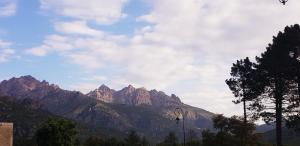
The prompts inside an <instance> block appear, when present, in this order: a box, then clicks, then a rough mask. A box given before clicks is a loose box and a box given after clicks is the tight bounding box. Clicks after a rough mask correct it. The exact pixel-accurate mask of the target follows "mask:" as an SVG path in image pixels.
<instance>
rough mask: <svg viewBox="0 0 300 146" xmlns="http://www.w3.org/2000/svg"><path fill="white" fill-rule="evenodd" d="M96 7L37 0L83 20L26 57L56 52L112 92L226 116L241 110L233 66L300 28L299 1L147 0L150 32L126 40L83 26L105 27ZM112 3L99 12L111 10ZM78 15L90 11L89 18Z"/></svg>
mask: <svg viewBox="0 0 300 146" xmlns="http://www.w3.org/2000/svg"><path fill="white" fill-rule="evenodd" d="M93 2H95V3H96V1H91V3H90V2H87V4H83V5H82V6H80V5H79V2H78V1H71V0H64V1H62V2H57V1H56V0H54V1H47V0H42V7H43V8H44V9H50V8H54V9H55V11H56V12H57V13H59V14H61V15H64V16H69V17H74V18H77V19H81V20H80V21H73V22H58V23H56V25H55V26H56V27H55V28H56V30H57V32H58V33H62V35H61V36H60V37H62V38H64V39H62V40H61V39H52V38H51V37H48V38H46V40H45V41H44V43H43V44H42V45H41V46H39V47H35V48H39V49H40V50H38V51H34V49H35V48H32V49H30V50H31V51H32V50H33V51H32V52H31V51H30V50H29V52H31V53H32V54H35V55H40V56H41V55H46V54H48V53H59V54H61V55H62V56H64V57H66V58H67V60H68V61H70V62H72V63H75V64H78V65H80V66H82V67H83V68H84V70H94V72H93V73H94V74H96V75H102V73H101V72H98V70H99V69H101V70H104V71H106V72H109V73H111V75H110V76H109V77H107V80H106V82H109V85H111V86H112V87H113V88H117V89H118V88H120V87H122V86H124V85H128V84H133V85H135V86H145V87H147V88H148V89H152V88H157V89H159V90H165V91H167V92H169V93H171V92H175V93H176V94H178V95H179V96H182V97H183V101H184V102H186V103H188V104H192V105H194V106H199V107H205V108H207V109H209V110H211V111H213V112H224V113H227V115H228V114H232V113H236V111H239V107H238V106H234V105H233V103H231V101H232V100H233V95H231V93H230V91H229V90H228V89H227V86H226V84H225V82H224V80H225V79H226V78H228V77H229V71H230V66H231V64H232V63H233V62H234V61H235V60H236V59H240V58H243V57H246V56H249V57H254V56H255V55H259V53H261V52H262V51H263V50H264V48H265V47H266V45H267V43H269V42H270V41H271V39H272V36H273V35H276V33H277V32H278V31H279V30H282V29H283V28H284V27H285V26H286V25H292V24H294V23H297V22H299V21H300V15H298V14H299V13H300V9H299V6H300V1H290V2H289V3H288V4H287V5H286V6H282V5H281V4H280V3H276V2H274V1H255V2H253V0H243V1H241V0H231V1H230V2H228V1H224V0H214V1H211V0H184V1H176V2H174V0H163V1H161V0H153V1H149V3H151V4H152V8H153V9H152V10H151V11H150V12H149V13H147V14H144V15H142V16H140V17H139V18H137V20H138V21H146V22H148V23H151V25H149V26H145V27H144V28H141V29H138V30H136V34H134V36H133V37H126V36H122V35H121V36H116V35H112V34H110V33H108V32H104V31H102V30H99V29H95V28H91V27H90V26H89V25H88V22H89V21H90V20H93V19H95V20H96V21H99V22H100V23H101V24H103V23H108V21H102V18H101V17H102V14H103V15H105V14H107V13H110V11H111V10H106V9H103V10H99V11H101V12H99V13H101V14H97V12H98V11H96V10H94V7H93V8H90V7H92V6H91V5H90V4H92V3H93ZM97 2H98V1H97ZM99 2H100V3H101V2H102V1H99ZM111 2H112V3H114V2H116V1H111ZM120 2H121V3H124V2H125V1H120ZM112 3H110V2H108V3H104V5H103V6H105V7H107V8H111V7H110V6H112V5H113V4H112ZM58 4H61V5H58ZM93 4H94V3H93ZM118 4H120V3H118ZM93 6H97V5H93ZM101 7H102V6H101ZM121 8H122V6H121V4H120V5H118V6H117V11H115V12H116V13H117V15H115V16H117V17H114V18H116V19H111V20H113V21H109V23H113V22H115V21H117V19H118V20H119V19H120V18H121V15H122V10H121ZM83 9H85V10H87V11H88V10H89V9H91V12H89V13H91V14H85V12H83V11H84V10H83ZM97 9H98V7H97ZM99 9H100V8H99ZM112 9H114V10H116V7H115V6H113V7H112ZM71 10H74V13H70V12H71ZM104 11H105V12H104ZM96 17H97V18H96ZM98 17H99V18H98ZM100 18H101V19H100ZM105 18H108V17H105ZM120 27H122V26H120ZM74 34H75V35H74ZM76 34H79V35H76ZM125 35H126V34H125ZM49 42H51V43H49ZM66 46H67V47H66ZM34 52H36V53H34ZM89 75H90V73H89ZM97 86H99V85H97ZM97 86H96V85H95V84H92V85H91V84H87V83H85V84H81V85H80V86H79V85H78V86H77V87H83V88H76V89H81V91H83V90H86V88H90V89H89V90H92V89H94V88H96V87H97ZM237 109H238V110H237Z"/></svg>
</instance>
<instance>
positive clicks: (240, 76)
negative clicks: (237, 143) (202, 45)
mask: <svg viewBox="0 0 300 146" xmlns="http://www.w3.org/2000/svg"><path fill="white" fill-rule="evenodd" d="M230 75H231V78H230V79H227V80H226V81H225V82H226V84H227V85H228V87H229V89H230V90H231V91H232V93H233V94H234V96H235V97H236V98H237V99H236V100H234V101H233V102H234V103H235V104H239V103H241V102H242V103H243V112H244V125H246V124H247V103H246V102H247V101H251V100H252V98H254V97H255V95H254V94H255V93H257V91H256V92H253V90H252V89H253V88H255V87H257V86H258V85H257V82H256V81H255V77H256V76H255V72H254V63H252V62H251V61H250V60H249V58H248V57H247V58H245V59H241V60H237V62H236V63H234V64H233V65H232V67H231V73H230ZM241 136H242V139H243V143H246V142H245V141H246V140H247V133H246V131H244V132H243V133H241ZM243 145H245V144H242V146H243Z"/></svg>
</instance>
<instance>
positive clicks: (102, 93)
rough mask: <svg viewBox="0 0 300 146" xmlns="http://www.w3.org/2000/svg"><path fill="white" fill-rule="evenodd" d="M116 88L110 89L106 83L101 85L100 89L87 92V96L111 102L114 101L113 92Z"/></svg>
mask: <svg viewBox="0 0 300 146" xmlns="http://www.w3.org/2000/svg"><path fill="white" fill-rule="evenodd" d="M114 93H115V90H112V89H110V88H109V87H107V86H105V85H101V86H100V87H99V88H98V89H95V90H94V91H91V92H89V93H88V94H87V96H90V97H94V98H96V99H97V100H100V101H103V102H107V103H111V102H112V101H113V94H114Z"/></svg>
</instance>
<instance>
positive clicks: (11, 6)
mask: <svg viewBox="0 0 300 146" xmlns="http://www.w3.org/2000/svg"><path fill="white" fill-rule="evenodd" d="M16 11H17V4H16V2H15V1H14V0H3V1H1V2H0V17H8V16H13V15H15V14H16Z"/></svg>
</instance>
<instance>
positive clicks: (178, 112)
mask: <svg viewBox="0 0 300 146" xmlns="http://www.w3.org/2000/svg"><path fill="white" fill-rule="evenodd" d="M174 114H175V116H176V122H177V124H178V123H179V120H180V117H182V131H183V146H185V127H184V126H185V125H184V120H185V117H184V112H183V109H182V108H180V107H177V108H176V109H175V111H174Z"/></svg>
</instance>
